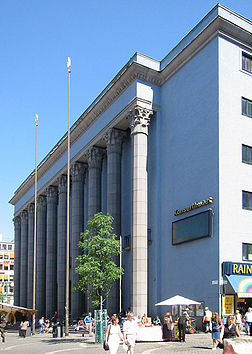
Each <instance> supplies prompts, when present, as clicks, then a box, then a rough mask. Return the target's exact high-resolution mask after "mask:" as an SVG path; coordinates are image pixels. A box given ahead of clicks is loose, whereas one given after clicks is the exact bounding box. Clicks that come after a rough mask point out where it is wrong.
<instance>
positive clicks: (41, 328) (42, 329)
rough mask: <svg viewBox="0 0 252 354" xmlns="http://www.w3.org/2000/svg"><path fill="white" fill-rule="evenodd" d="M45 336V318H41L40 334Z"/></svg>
mask: <svg viewBox="0 0 252 354" xmlns="http://www.w3.org/2000/svg"><path fill="white" fill-rule="evenodd" d="M40 333H42V334H44V317H41V318H40V320H39V334H40Z"/></svg>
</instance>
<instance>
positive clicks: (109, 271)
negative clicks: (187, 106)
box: [75, 213, 123, 306]
mask: <svg viewBox="0 0 252 354" xmlns="http://www.w3.org/2000/svg"><path fill="white" fill-rule="evenodd" d="M112 223H113V217H112V216H111V215H109V214H107V215H104V214H102V213H97V214H95V215H94V217H93V218H92V219H90V220H89V221H88V223H87V230H86V232H85V233H83V234H81V241H80V242H79V247H80V248H81V249H82V250H83V254H82V255H80V256H78V257H77V258H76V264H77V266H76V268H75V272H76V273H77V274H78V275H79V276H80V280H79V282H78V283H76V284H75V289H80V290H83V291H86V292H87V293H88V296H89V298H91V299H92V304H93V306H98V304H99V301H100V299H101V298H102V299H103V300H102V301H105V299H106V298H107V297H108V295H109V291H110V290H111V289H112V287H113V284H114V282H115V281H116V280H117V279H119V278H120V276H122V274H123V269H122V268H120V267H118V266H117V264H116V263H115V259H116V258H118V255H119V254H120V241H119V240H117V239H116V235H115V234H113V232H112V231H113V228H112ZM100 305H102V304H100Z"/></svg>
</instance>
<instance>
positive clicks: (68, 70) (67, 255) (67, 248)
mask: <svg viewBox="0 0 252 354" xmlns="http://www.w3.org/2000/svg"><path fill="white" fill-rule="evenodd" d="M67 73H68V129H67V240H66V243H67V244H66V323H65V326H66V327H65V335H66V336H68V335H69V241H70V73H71V59H70V57H68V58H67Z"/></svg>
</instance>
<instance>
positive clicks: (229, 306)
mask: <svg viewBox="0 0 252 354" xmlns="http://www.w3.org/2000/svg"><path fill="white" fill-rule="evenodd" d="M222 313H223V315H232V314H233V313H234V296H233V295H226V296H224V298H223V311H222Z"/></svg>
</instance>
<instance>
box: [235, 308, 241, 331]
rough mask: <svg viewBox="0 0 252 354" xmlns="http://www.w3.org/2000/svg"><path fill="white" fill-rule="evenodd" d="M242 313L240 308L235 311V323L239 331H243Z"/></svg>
mask: <svg viewBox="0 0 252 354" xmlns="http://www.w3.org/2000/svg"><path fill="white" fill-rule="evenodd" d="M241 324H242V315H241V314H240V311H239V310H236V311H235V325H236V327H237V328H238V331H239V333H240V332H241Z"/></svg>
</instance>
